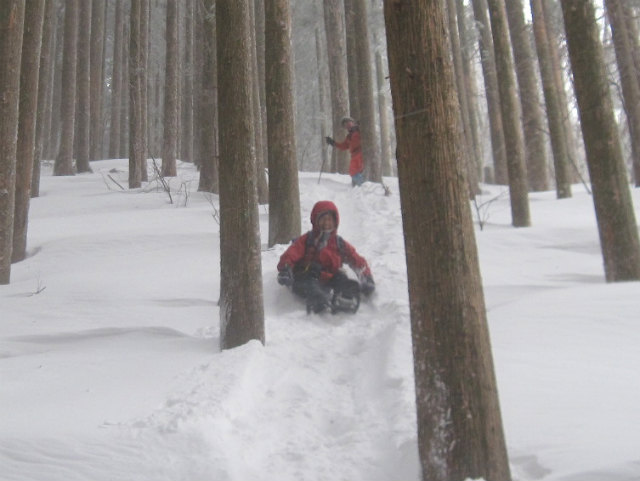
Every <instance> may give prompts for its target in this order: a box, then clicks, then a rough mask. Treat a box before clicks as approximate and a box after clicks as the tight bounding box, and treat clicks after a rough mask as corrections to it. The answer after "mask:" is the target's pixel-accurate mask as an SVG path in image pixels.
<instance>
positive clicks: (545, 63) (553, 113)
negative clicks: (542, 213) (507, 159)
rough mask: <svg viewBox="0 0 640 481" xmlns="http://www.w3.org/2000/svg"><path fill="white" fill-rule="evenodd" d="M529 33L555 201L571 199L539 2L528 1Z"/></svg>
mask: <svg viewBox="0 0 640 481" xmlns="http://www.w3.org/2000/svg"><path fill="white" fill-rule="evenodd" d="M531 16H532V17H533V33H534V36H535V40H536V49H537V51H538V62H539V64H540V74H541V76H542V91H543V94H544V99H545V104H546V107H547V121H548V123H549V134H550V137H551V149H552V151H553V165H554V171H555V179H556V196H557V198H558V199H564V198H567V197H571V176H570V174H569V173H570V170H569V168H570V165H571V164H570V162H571V160H570V159H569V146H568V144H567V135H566V130H565V126H564V123H563V119H562V110H561V108H560V95H559V93H558V89H557V85H556V82H555V80H554V72H553V62H552V60H551V54H550V51H549V37H548V35H547V27H546V22H545V18H544V10H543V9H542V2H541V0H531Z"/></svg>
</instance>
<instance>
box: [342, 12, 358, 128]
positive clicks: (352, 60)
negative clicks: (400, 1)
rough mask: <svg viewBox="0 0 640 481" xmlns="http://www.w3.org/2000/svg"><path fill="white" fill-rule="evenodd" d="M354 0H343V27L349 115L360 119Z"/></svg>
mask: <svg viewBox="0 0 640 481" xmlns="http://www.w3.org/2000/svg"><path fill="white" fill-rule="evenodd" d="M355 2H356V0H344V28H345V35H346V47H347V51H346V54H347V77H348V88H349V112H350V113H349V116H350V117H353V118H354V119H360V116H361V114H360V104H359V102H360V99H359V96H358V60H357V59H358V56H357V54H356V52H357V38H356V35H357V33H356V15H357V13H356V6H355Z"/></svg>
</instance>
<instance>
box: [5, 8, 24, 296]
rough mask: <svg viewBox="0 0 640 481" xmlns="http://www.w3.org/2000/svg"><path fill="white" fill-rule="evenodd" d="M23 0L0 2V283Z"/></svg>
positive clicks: (11, 187)
mask: <svg viewBox="0 0 640 481" xmlns="http://www.w3.org/2000/svg"><path fill="white" fill-rule="evenodd" d="M24 9H25V6H24V0H4V1H2V2H0V65H2V68H1V69H0V92H2V95H0V285H2V284H9V281H10V278H11V251H12V248H13V213H14V205H15V204H14V202H15V187H16V185H15V181H16V177H15V174H16V152H17V138H18V105H19V102H20V63H21V55H22V34H23V27H24Z"/></svg>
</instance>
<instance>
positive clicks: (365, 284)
mask: <svg viewBox="0 0 640 481" xmlns="http://www.w3.org/2000/svg"><path fill="white" fill-rule="evenodd" d="M360 290H361V291H362V293H363V294H364V295H365V296H370V295H371V294H372V293H373V291H375V290H376V283H375V281H374V280H373V277H371V276H366V277H365V278H364V279H362V282H361V283H360Z"/></svg>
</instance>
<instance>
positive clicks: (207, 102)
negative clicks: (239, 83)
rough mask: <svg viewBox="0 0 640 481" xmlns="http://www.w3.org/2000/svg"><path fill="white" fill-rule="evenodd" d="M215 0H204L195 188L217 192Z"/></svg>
mask: <svg viewBox="0 0 640 481" xmlns="http://www.w3.org/2000/svg"><path fill="white" fill-rule="evenodd" d="M215 4H216V0H205V2H204V23H203V37H204V41H203V45H202V90H201V91H202V98H201V100H200V102H199V106H200V107H199V109H198V110H199V118H200V122H199V124H200V125H199V128H200V142H201V145H200V154H201V158H202V163H201V166H200V183H199V184H198V190H199V191H204V192H213V193H218V192H219V190H218V104H217V99H218V97H217V93H218V92H217V90H218V83H217V75H218V74H217V68H216V63H217V62H216V38H217V33H216V17H215Z"/></svg>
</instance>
